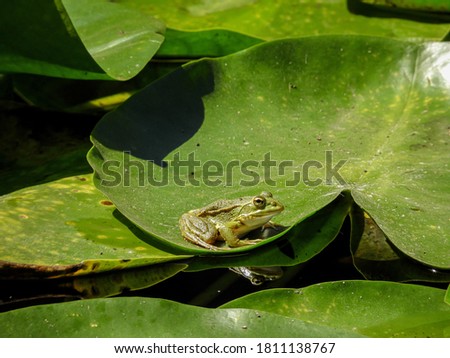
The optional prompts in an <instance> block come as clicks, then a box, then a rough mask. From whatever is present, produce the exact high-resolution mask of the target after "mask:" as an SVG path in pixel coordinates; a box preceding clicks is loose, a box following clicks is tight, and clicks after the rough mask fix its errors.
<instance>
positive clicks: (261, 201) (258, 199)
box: [253, 196, 266, 209]
mask: <svg viewBox="0 0 450 358" xmlns="http://www.w3.org/2000/svg"><path fill="white" fill-rule="evenodd" d="M253 205H255V206H256V207H257V208H258V209H260V208H264V207H265V206H266V199H265V198H264V197H263V196H255V197H254V198H253Z"/></svg>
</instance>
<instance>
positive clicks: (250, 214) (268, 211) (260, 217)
mask: <svg viewBox="0 0 450 358" xmlns="http://www.w3.org/2000/svg"><path fill="white" fill-rule="evenodd" d="M283 210H284V206H283V204H281V203H280V202H279V201H278V200H276V199H274V198H273V196H272V193H270V192H266V191H264V192H262V193H261V194H260V195H257V196H254V197H250V198H249V201H248V202H246V203H245V204H244V205H242V207H241V208H240V210H239V213H238V215H237V218H236V219H237V220H238V221H239V222H240V223H242V224H244V226H243V227H242V231H243V232H244V231H245V232H248V231H250V230H254V229H257V228H259V227H261V226H263V225H264V224H266V223H268V222H269V221H270V219H272V218H273V217H274V216H275V215H278V214H279V213H281V212H282V211H283ZM238 231H239V230H238Z"/></svg>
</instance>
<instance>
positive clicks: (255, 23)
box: [120, 0, 448, 54]
mask: <svg viewBox="0 0 450 358" xmlns="http://www.w3.org/2000/svg"><path fill="white" fill-rule="evenodd" d="M120 3H121V4H126V5H128V6H130V7H133V8H135V9H137V10H139V11H142V12H143V13H146V14H149V15H152V16H155V17H157V18H159V19H161V20H162V21H164V23H166V25H167V27H168V28H170V29H174V30H178V31H185V32H187V35H191V39H189V38H186V39H185V41H186V44H189V43H190V40H192V41H193V42H196V41H195V36H196V35H197V34H198V32H199V31H205V30H213V29H222V30H228V31H230V32H231V33H230V37H229V38H228V39H223V38H222V39H221V38H219V39H218V40H219V41H220V42H221V43H222V44H224V45H229V44H232V43H236V44H238V42H239V40H240V39H239V38H237V37H236V38H234V36H233V35H234V34H233V33H235V34H243V35H247V36H249V37H250V38H258V39H262V40H266V41H267V40H275V39H280V38H292V37H300V36H312V35H331V34H352V35H358V34H359V35H370V36H386V37H398V38H414V39H428V40H440V39H441V38H443V37H444V35H445V34H446V33H447V31H448V25H447V24H445V23H433V22H430V21H427V22H417V21H414V19H415V18H411V19H408V18H407V17H406V18H403V19H402V18H395V17H389V14H387V15H386V14H384V16H383V17H377V16H376V15H377V14H373V13H372V12H370V11H364V12H361V13H360V12H359V10H360V6H356V5H358V4H356V5H355V0H348V1H347V0H302V1H300V2H295V1H291V0H278V1H272V0H231V1H230V0H228V1H209V0H202V1H198V0H165V1H154V0H120ZM374 15H375V16H374ZM193 32H194V33H193ZM196 32H197V33H196ZM170 41H171V39H170V34H169V36H168V38H167V42H168V43H170ZM182 53H183V54H186V52H182Z"/></svg>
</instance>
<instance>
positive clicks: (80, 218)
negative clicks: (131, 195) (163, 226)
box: [0, 175, 186, 277]
mask: <svg viewBox="0 0 450 358" xmlns="http://www.w3.org/2000/svg"><path fill="white" fill-rule="evenodd" d="M91 177H92V176H91V175H83V176H75V177H69V178H64V179H61V180H57V181H55V182H51V183H48V184H42V185H38V186H34V187H29V188H26V189H22V190H19V191H17V192H14V193H11V194H8V195H4V196H2V197H1V198H0V218H1V220H0V232H1V233H2V245H1V247H0V271H1V272H2V276H3V277H22V276H23V277H30V276H44V277H57V276H61V275H64V276H71V275H82V274H87V273H92V272H102V271H109V270H112V269H121V268H129V267H139V266H145V265H152V264H156V263H162V262H167V261H173V260H179V259H180V258H186V256H177V255H173V254H169V253H167V252H165V251H161V250H158V249H156V248H154V247H152V246H150V245H147V244H146V243H145V241H142V240H141V239H139V238H138V237H136V236H135V235H134V234H133V231H132V230H133V228H132V227H131V228H130V227H128V226H127V225H125V224H123V223H122V222H121V221H120V216H119V217H118V216H117V215H115V214H114V211H115V207H114V205H113V204H112V203H111V202H110V201H109V200H107V199H106V198H105V197H104V196H103V195H102V194H101V193H100V192H99V191H98V190H97V189H96V188H95V187H94V186H93V185H92V178H91ZM130 229H131V230H130Z"/></svg>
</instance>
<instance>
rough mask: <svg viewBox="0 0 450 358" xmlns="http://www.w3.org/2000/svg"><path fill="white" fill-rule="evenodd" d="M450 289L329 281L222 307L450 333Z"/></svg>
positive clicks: (351, 326)
mask: <svg viewBox="0 0 450 358" xmlns="http://www.w3.org/2000/svg"><path fill="white" fill-rule="evenodd" d="M444 295H445V291H444V290H440V289H436V288H431V287H425V286H416V285H407V284H398V283H392V282H377V281H349V282H328V283H321V284H317V285H313V286H309V287H305V288H301V289H297V290H293V289H273V290H265V291H262V292H258V293H253V294H250V295H247V296H244V297H242V298H239V299H237V300H234V301H231V302H229V303H227V304H225V305H223V306H222V307H224V308H247V307H251V308H252V309H256V310H261V311H264V312H271V313H276V314H280V315H283V316H286V317H292V318H296V319H301V320H304V321H305V322H310V323H314V324H320V325H324V326H327V327H339V328H341V329H348V330H352V331H353V332H355V333H360V334H363V335H365V336H369V337H450V306H448V305H446V304H445V303H444Z"/></svg>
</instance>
